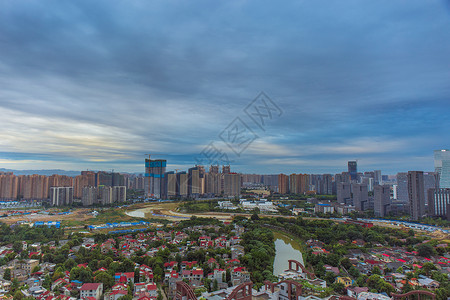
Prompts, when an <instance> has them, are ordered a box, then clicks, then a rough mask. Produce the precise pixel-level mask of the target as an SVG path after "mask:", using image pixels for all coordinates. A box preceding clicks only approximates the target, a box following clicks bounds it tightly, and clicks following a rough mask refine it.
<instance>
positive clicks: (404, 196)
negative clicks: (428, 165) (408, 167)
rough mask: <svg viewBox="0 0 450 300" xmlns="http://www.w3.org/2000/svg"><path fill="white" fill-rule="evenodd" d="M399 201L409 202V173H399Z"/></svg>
mask: <svg viewBox="0 0 450 300" xmlns="http://www.w3.org/2000/svg"><path fill="white" fill-rule="evenodd" d="M397 200H398V201H399V202H404V203H407V202H409V196H408V173H397Z"/></svg>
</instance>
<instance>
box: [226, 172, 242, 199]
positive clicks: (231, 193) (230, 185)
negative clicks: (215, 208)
mask: <svg viewBox="0 0 450 300" xmlns="http://www.w3.org/2000/svg"><path fill="white" fill-rule="evenodd" d="M224 182H225V187H224V195H225V196H228V197H239V195H240V194H241V174H237V173H227V174H224Z"/></svg>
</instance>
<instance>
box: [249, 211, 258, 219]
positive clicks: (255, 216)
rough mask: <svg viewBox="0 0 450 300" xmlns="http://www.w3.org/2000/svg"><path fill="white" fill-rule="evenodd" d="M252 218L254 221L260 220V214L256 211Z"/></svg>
mask: <svg viewBox="0 0 450 300" xmlns="http://www.w3.org/2000/svg"><path fill="white" fill-rule="evenodd" d="M250 219H252V221H258V220H259V216H258V214H257V213H256V212H255V213H254V214H253V215H252V216H251V217H250Z"/></svg>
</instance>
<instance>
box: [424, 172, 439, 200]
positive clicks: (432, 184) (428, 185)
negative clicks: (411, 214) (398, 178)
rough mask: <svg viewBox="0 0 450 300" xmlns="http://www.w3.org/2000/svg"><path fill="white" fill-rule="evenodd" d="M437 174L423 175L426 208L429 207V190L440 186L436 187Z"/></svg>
mask: <svg viewBox="0 0 450 300" xmlns="http://www.w3.org/2000/svg"><path fill="white" fill-rule="evenodd" d="M436 174H437V173H435V172H424V173H423V199H425V206H427V205H428V190H429V189H435V188H436V187H438V186H439V185H436ZM430 200H431V199H430Z"/></svg>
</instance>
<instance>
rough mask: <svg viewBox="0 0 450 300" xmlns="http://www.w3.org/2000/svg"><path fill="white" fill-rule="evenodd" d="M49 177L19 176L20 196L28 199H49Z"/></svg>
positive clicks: (35, 175)
mask: <svg viewBox="0 0 450 300" xmlns="http://www.w3.org/2000/svg"><path fill="white" fill-rule="evenodd" d="M48 192H49V188H48V177H47V176H44V175H37V174H33V175H21V176H19V197H22V198H23V199H26V200H31V199H33V200H40V199H48Z"/></svg>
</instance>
